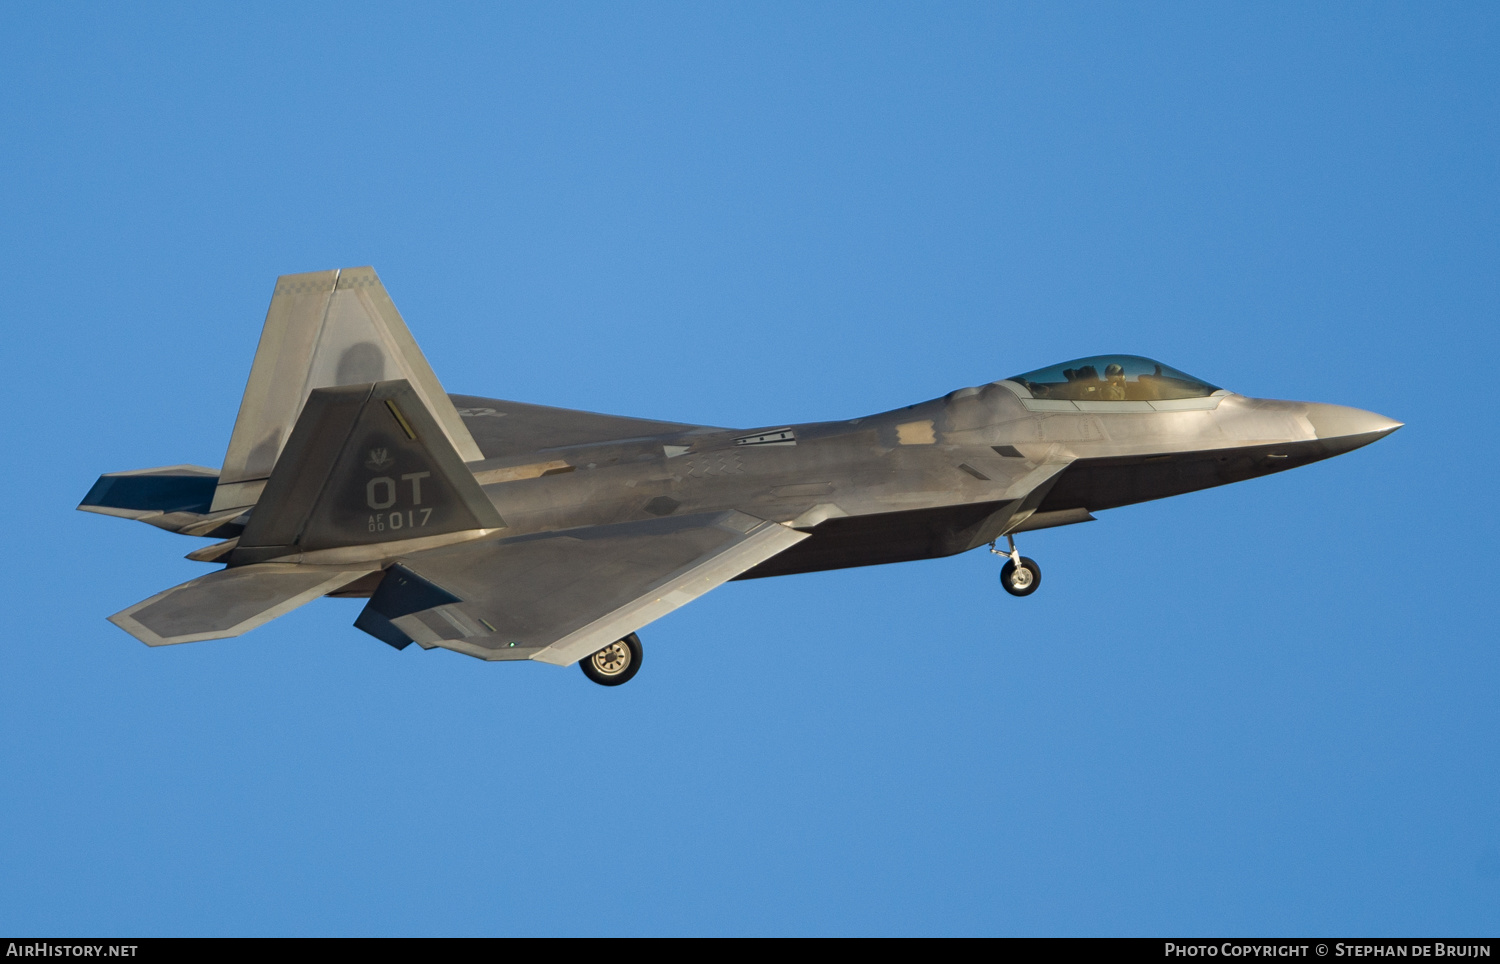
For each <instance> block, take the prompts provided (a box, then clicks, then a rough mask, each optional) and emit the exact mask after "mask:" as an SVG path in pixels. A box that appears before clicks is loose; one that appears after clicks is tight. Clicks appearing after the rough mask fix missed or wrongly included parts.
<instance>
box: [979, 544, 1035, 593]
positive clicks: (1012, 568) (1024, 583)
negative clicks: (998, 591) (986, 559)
mask: <svg viewBox="0 0 1500 964" xmlns="http://www.w3.org/2000/svg"><path fill="white" fill-rule="evenodd" d="M1005 542H1006V544H1007V545H1008V546H1010V551H1009V552H1006V551H1004V550H1001V549H996V548H995V543H994V542H991V543H990V552H992V553H994V554H995V555H997V556H1006V557H1007V560H1008V561H1007V562H1006V563H1005V565H1004V566H1002V567H1001V568H1000V585H1001V587H1002V588H1003V589H1004V590H1005V591H1006V592H1008V593H1010V594H1011V595H1012V596H1029V595H1031V594H1032V593H1034V592H1036V590H1037V587H1038V586H1040V585H1041V584H1042V567H1041V566H1038V565H1037V564H1036V563H1035V562H1034V561H1032V560H1031V559H1028V558H1026V557H1025V556H1023V555H1021V552H1020V550H1019V549H1017V548H1016V540H1015V539H1013V538H1012V537H1010V536H1006V537H1005Z"/></svg>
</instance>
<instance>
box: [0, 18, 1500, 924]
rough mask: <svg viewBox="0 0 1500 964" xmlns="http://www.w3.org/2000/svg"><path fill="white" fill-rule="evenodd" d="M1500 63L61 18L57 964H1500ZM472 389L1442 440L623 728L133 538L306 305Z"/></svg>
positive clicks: (25, 196)
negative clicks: (124, 622)
mask: <svg viewBox="0 0 1500 964" xmlns="http://www.w3.org/2000/svg"><path fill="white" fill-rule="evenodd" d="M1497 81H1500V15H1497V13H1496V11H1495V9H1494V8H1493V7H1492V6H1488V5H1483V4H1477V3H1473V4H1460V3H1454V4H1442V5H1431V4H1426V5H1419V4H1404V5H1397V4H1378V3H1369V4H1360V5H1352V4H1331V3H1325V4H1282V5H1267V4H1239V5H1236V4H1213V5H1194V4H1185V3H1184V4H1141V5H1124V4H1097V5H1066V4H1036V5H1006V4H980V5H954V4H944V5H939V4H910V5H897V4H771V5H765V4H760V5H741V6H736V7H732V8H730V7H728V6H726V5H688V4H683V5H673V4H629V5H627V4H618V5H567V4H533V5H524V6H522V5H509V6H499V5H449V6H444V7H438V8H433V7H431V6H429V5H410V6H395V5H380V4H376V5H349V6H337V5H333V6H330V5H308V4H298V5H286V6H274V5H261V6H253V7H238V8H236V7H228V6H222V5H179V6H166V5H143V6H139V7H128V8H127V7H120V6H117V5H106V4H95V5H66V6H65V5H57V4H24V3H16V4H7V5H5V6H4V7H3V8H0V130H3V132H4V133H3V136H0V287H3V291H4V293H5V299H4V308H3V309H0V325H3V332H4V338H5V346H6V347H5V355H4V357H5V358H6V360H7V362H8V366H7V367H8V368H9V371H10V375H9V377H8V378H7V379H6V380H5V383H4V388H3V392H4V399H5V406H6V411H7V412H8V413H9V414H10V417H9V418H8V419H7V420H6V422H5V428H4V436H3V437H4V439H5V441H6V449H7V452H8V469H7V471H6V473H5V479H6V483H7V485H8V487H9V491H10V493H11V499H10V511H11V521H10V524H9V525H8V526H6V527H5V528H4V529H3V532H4V535H3V539H4V548H5V557H6V558H7V559H8V563H7V564H6V566H5V570H4V572H5V579H4V585H5V590H4V593H5V602H6V612H7V613H8V614H9V616H8V619H7V622H8V632H7V633H6V634H5V639H4V641H3V642H0V681H3V686H4V689H3V697H0V764H3V772H4V773H5V775H6V776H5V778H4V779H3V780H0V828H3V829H0V868H3V873H0V928H3V929H4V930H8V931H11V932H27V933H39V934H58V935H66V934H81V933H93V934H100V933H103V934H134V935H153V934H293V935H295V934H1175V935H1198V934H1257V935H1273V934H1299V935H1305V934H1335V933H1342V934H1356V933H1357V934H1371V935H1380V934H1392V935H1454V936H1458V935H1475V934H1490V935H1492V934H1493V933H1494V932H1495V931H1496V930H1497V927H1500V766H1497V763H1500V759H1497V756H1500V751H1497V737H1500V725H1497V724H1500V718H1497V715H1500V711H1497V700H1496V696H1497V692H1500V688H1497V684H1500V656H1497V654H1496V638H1495V637H1496V633H1495V631H1494V628H1493V624H1494V620H1493V617H1492V615H1491V600H1492V599H1493V598H1494V596H1495V589H1494V576H1495V569H1496V567H1495V563H1494V558H1495V555H1494V548H1493V547H1494V545H1495V541H1496V531H1495V530H1496V526H1495V523H1494V519H1493V514H1492V512H1491V506H1490V504H1491V503H1492V502H1493V499H1494V483H1493V479H1494V478H1495V476H1496V472H1497V468H1500V466H1497V465H1496V458H1495V454H1494V450H1495V446H1496V443H1497V441H1500V440H1497V432H1496V430H1495V423H1494V416H1493V414H1492V413H1491V407H1492V406H1491V405H1490V403H1489V400H1490V397H1491V396H1492V395H1493V394H1494V388H1493V386H1494V384H1495V383H1496V381H1497V377H1496V374H1495V372H1494V366H1495V363H1496V362H1495V358H1496V348H1497V337H1496V307H1497V293H1500V291H1497V284H1496V282H1497V275H1500V244H1497V242H1500V228H1497V226H1500V209H1497V208H1500V205H1497V173H1500V172H1497V157H1500V137H1497V118H1500V111H1497V107H1500V104H1497V99H1500V83H1497ZM364 264H371V265H374V266H375V267H376V269H377V270H378V271H379V272H380V274H381V276H382V278H383V280H384V281H385V283H386V285H387V287H388V289H389V290H390V292H391V294H392V296H393V298H394V299H395V301H396V303H397V305H398V306H399V307H400V308H401V310H402V312H403V314H404V315H405V317H406V320H407V323H408V325H409V326H410V327H411V329H412V331H413V333H414V335H415V336H416V338H417V340H418V342H419V343H420V344H421V345H422V347H423V349H424V350H425V352H426V354H427V356H428V358H429V360H430V361H431V362H432V365H433V367H434V369H435V370H436V371H437V373H438V375H439V377H440V378H441V379H442V380H443V382H444V384H445V386H446V387H447V388H448V389H449V390H450V391H455V392H468V393H475V394H486V395H492V396H497V397H500V398H514V399H521V400H526V401H533V402H541V403H545V404H552V405H562V406H568V407H575V408H584V409H591V410H596V411H608V412H617V413H620V414H629V415H640V416H650V417H657V418H669V419H676V420H684V421H696V422H703V423H708V424H718V425H731V426H758V425H766V424H770V423H775V422H784V421H809V420H815V419H828V418H848V417H854V416H858V415H861V414H866V413H870V412H875V411H881V410H884V409H888V408H892V407H895V406H898V405H903V404H907V403H910V402H915V401H919V400H923V399H927V398H932V397H935V396H938V395H941V394H943V393H945V392H947V391H950V390H952V389H954V388H957V387H961V386H965V385H972V384H980V383H983V382H986V381H989V380H992V379H996V378H1001V377H1004V376H1006V375H1010V374H1015V373H1017V372H1021V371H1026V370H1029V369H1032V368H1036V367H1039V366H1042V365H1046V364H1051V363H1053V362H1056V361H1059V360H1062V359H1066V358H1072V357H1077V356H1080V355H1086V354H1095V353H1101V352H1132V353H1139V354H1144V355H1150V356H1155V357H1159V358H1161V359H1163V360H1164V361H1166V362H1167V363H1169V364H1171V365H1174V366H1176V367H1178V368H1181V369H1184V370H1186V371H1188V372H1191V373H1193V374H1195V375H1198V376H1200V377H1203V378H1205V379H1207V380H1209V381H1212V382H1214V383H1216V384H1220V385H1224V386H1226V387H1229V388H1231V389H1234V390H1237V391H1241V392H1244V393H1246V394H1250V395H1259V396H1266V397H1278V398H1297V399H1307V400H1315V401H1327V402H1336V403H1342V404H1348V405H1354V406H1358V407H1361V408H1367V409H1372V410H1374V411H1378V412H1381V413H1383V414H1387V415H1390V416H1393V417H1395V418H1398V419H1401V420H1402V421H1404V422H1406V423H1407V425H1406V428H1404V429H1403V430H1402V431H1400V432H1398V433H1396V434H1395V435H1394V436H1392V437H1390V438H1389V439H1386V440H1384V441H1382V442H1380V443H1379V444H1377V445H1375V446H1372V447H1370V448H1367V449H1363V450H1360V451H1358V452H1355V453H1353V454H1350V455H1347V456H1344V457H1341V458H1338V459H1335V460H1332V461H1329V462H1325V463H1320V464H1318V465H1314V466H1310V467H1307V468H1303V469H1299V470H1297V471H1295V472H1291V473H1287V474H1284V475H1280V476H1275V477H1272V478H1268V479H1262V480H1257V481H1253V482H1249V483H1244V484H1241V485H1236V486H1229V487H1225V488H1221V489H1216V490H1211V491H1207V492H1202V493H1197V494H1193V495H1188V496H1184V497H1180V498H1176V499H1170V500H1166V501H1163V502H1157V503H1151V504H1147V505H1142V506H1136V507H1130V508H1124V509H1119V510H1114V511H1110V512H1106V513H1102V514H1101V516H1100V520H1099V521H1098V522H1095V523H1091V524H1089V525H1086V526H1076V527H1071V528H1065V529H1059V530H1053V531H1049V532H1042V533H1036V534H1030V535H1027V536H1026V537H1025V538H1024V539H1023V540H1022V547H1023V548H1024V550H1025V551H1026V553H1027V554H1028V555H1030V556H1033V557H1035V558H1036V559H1037V560H1038V561H1039V562H1040V563H1041V565H1042V567H1043V569H1044V572H1045V585H1044V586H1043V588H1042V589H1041V591H1040V592H1038V593H1037V594H1036V595H1035V596H1032V597H1029V598H1026V599H1013V598H1011V597H1010V596H1008V595H1006V594H1005V593H1003V592H1002V591H1001V590H1000V588H999V585H998V583H997V578H996V576H997V571H998V565H997V564H996V562H995V561H994V560H993V559H992V558H990V557H988V556H987V555H986V554H984V553H970V554H968V555H963V556H958V557H955V558H950V559H944V560H935V561H929V562H922V563H910V564H905V565H899V566H887V567H876V568H870V569H861V570H847V571H842V572H831V573H822V574H814V575H806V576H797V577H790V578H784V579H770V580H761V581H756V582H752V583H737V584H732V585H729V586H726V587H724V588H723V589H721V590H718V591H716V592H714V593H712V594H710V595H709V596H706V597H704V598H703V599H700V600H698V601H697V602H695V603H693V604H692V605H690V606H688V607H686V608H684V609H682V610H679V611H678V612H677V613H674V614H673V615H671V616H669V617H667V618H666V619H664V620H662V621H661V622H659V623H657V624H654V625H652V626H651V627H648V630H647V631H646V632H645V633H644V634H643V637H644V639H645V643H646V647H647V658H646V662H645V665H644V668H643V670H642V672H641V675H640V676H638V677H637V678H636V679H635V680H634V681H633V682H632V683H630V684H629V685H628V686H625V687H621V688H619V689H618V690H607V689H603V688H600V687H597V686H594V685H592V684H590V683H588V682H587V681H586V680H585V679H584V678H583V676H582V674H580V673H579V672H578V671H577V670H575V669H567V670H558V669H555V668H552V667H547V666H540V665H522V666H513V665H487V664H483V663H480V662H478V661H474V660H470V659H467V658H465V657H461V656H458V655H455V654H451V653H445V652H440V651H434V652H426V653H424V652H421V651H419V650H417V649H416V648H415V647H412V648H409V649H408V650H406V651H403V652H399V653H398V652H395V651H393V650H391V649H390V648H389V647H386V646H384V645H382V644H380V643H378V642H376V641H375V640H372V639H371V638H369V637H367V636H365V635H364V634H362V633H360V632H358V631H357V630H355V629H353V628H352V627H351V626H350V623H351V622H352V620H353V618H354V616H355V614H356V613H357V611H358V605H357V604H356V603H352V602H349V601H339V600H325V601H322V602H319V603H317V604H314V605H311V606H308V607H306V608H304V609H302V610H299V611H297V612H296V613H293V614H292V615H290V616H288V617H286V618H284V619H281V620H279V621H277V622H276V623H273V624H271V625H269V626H266V627H264V628H262V629H259V630H256V631H255V632H253V633H251V634H249V635H247V636H244V637H242V638H240V639H236V640H229V641H221V642H212V643H198V644H191V645H185V646H179V647H172V648H169V649H163V650H148V649H147V648H146V647H144V646H141V645H140V644H139V643H137V642H135V641H134V640H132V639H130V638H129V637H127V636H126V635H124V634H123V633H121V632H120V631H118V630H116V629H115V628H114V627H113V626H111V625H110V624H108V623H106V622H105V621H104V617H105V616H106V615H108V614H109V613H112V612H115V611H116V610H118V609H121V608H124V607H125V606H126V605H129V604H130V603H133V602H135V601H137V600H139V599H143V598H145V597H146V596H149V595H151V594H152V593H155V592H157V591H159V590H161V589H163V588H165V587H167V586H170V585H173V584H175V583H178V582H181V581H184V580H186V579H189V578H192V577H193V576H195V575H198V574H201V573H202V572H203V568H202V567H201V566H200V565H199V564H195V563H192V562H188V561H186V560H184V559H182V555H183V553H185V552H187V551H189V550H190V549H191V548H194V547H196V546H197V545H198V544H199V542H198V541H197V540H186V539H183V538H182V537H178V536H173V535H170V534H167V533H164V532H160V531H158V530H154V529H151V528H149V527H146V526H141V525H138V524H131V523H127V522H124V521H121V520H114V519H107V518H102V517H98V516H91V515H86V514H83V513H77V512H74V511H73V506H74V505H76V503H77V501H78V500H79V499H80V498H81V497H82V496H83V494H84V493H85V492H86V491H87V490H88V488H89V486H90V484H91V483H92V482H93V480H94V479H95V477H96V476H97V475H98V474H99V473H100V472H105V471H115V470H123V469H131V468H139V467H145V466H152V465H165V464H173V463H179V462H196V463H200V464H206V465H218V464H219V463H220V462H221V460H222V458H223V453H224V449H225V447H226V445H227V443H228V438H229V431H230V428H231V426H232V423H233V419H234V413H235V410H236V408H237V406H238V403H239V398H240V392H241V390H242V388H243V384H244V379H245V377H246V375H247V374H248V371H249V365H250V359H251V355H252V353H253V351H254V347H255V342H256V339H257V337H258V335H259V331H260V325H261V322H262V320H263V318H264V313H265V308H266V304H267V302H268V300H269V297H270V293H271V287H272V283H273V281H274V279H275V277H276V276H277V275H278V274H283V273H290V272H299V271H312V270H321V269H325V268H332V267H340V266H353V265H364Z"/></svg>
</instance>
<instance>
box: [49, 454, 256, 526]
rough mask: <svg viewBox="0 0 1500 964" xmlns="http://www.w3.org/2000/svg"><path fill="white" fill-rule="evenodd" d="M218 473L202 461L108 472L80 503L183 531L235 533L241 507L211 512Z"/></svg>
mask: <svg viewBox="0 0 1500 964" xmlns="http://www.w3.org/2000/svg"><path fill="white" fill-rule="evenodd" d="M218 482H219V473H218V472H215V471H214V470H213V469H209V468H204V467H203V466H201V465H168V466H163V467H162V468H158V469H136V470H134V471H131V472H106V473H105V474H104V475H101V476H99V481H97V482H95V483H94V486H93V488H91V489H89V493H88V495H86V496H84V497H83V501H82V502H80V503H79V504H78V508H79V510H80V511H82V512H97V513H99V514H100V515H112V516H117V517H119V518H121V519H135V520H137V521H140V522H145V523H147V524H149V525H154V526H156V527H157V528H158V529H166V530H168V531H170V532H181V533H183V534H185V535H193V536H203V535H215V536H218V537H220V538H223V537H224V536H228V535H234V534H236V533H238V532H239V531H240V526H238V525H237V524H234V523H233V521H232V520H234V519H235V518H236V517H237V516H239V515H240V514H241V512H242V511H243V510H239V509H235V510H231V511H222V510H221V511H219V512H217V513H216V512H213V511H211V506H212V505H213V501H214V489H215V487H216V486H217V485H218Z"/></svg>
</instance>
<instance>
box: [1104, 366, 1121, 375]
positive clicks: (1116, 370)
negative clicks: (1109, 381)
mask: <svg viewBox="0 0 1500 964" xmlns="http://www.w3.org/2000/svg"><path fill="white" fill-rule="evenodd" d="M1104 377H1105V378H1124V377H1125V369H1124V368H1122V367H1121V366H1119V365H1117V364H1110V365H1105V366H1104Z"/></svg>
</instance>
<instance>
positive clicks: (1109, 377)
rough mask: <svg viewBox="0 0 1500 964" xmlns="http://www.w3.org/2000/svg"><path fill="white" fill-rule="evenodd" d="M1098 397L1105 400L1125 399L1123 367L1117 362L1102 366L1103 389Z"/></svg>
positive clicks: (1118, 400)
mask: <svg viewBox="0 0 1500 964" xmlns="http://www.w3.org/2000/svg"><path fill="white" fill-rule="evenodd" d="M1099 397H1100V398H1102V399H1103V400H1104V401H1106V402H1123V401H1125V369H1124V368H1122V367H1121V366H1120V365H1117V364H1110V365H1105V366H1104V389H1103V391H1101V392H1100V393H1099Z"/></svg>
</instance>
